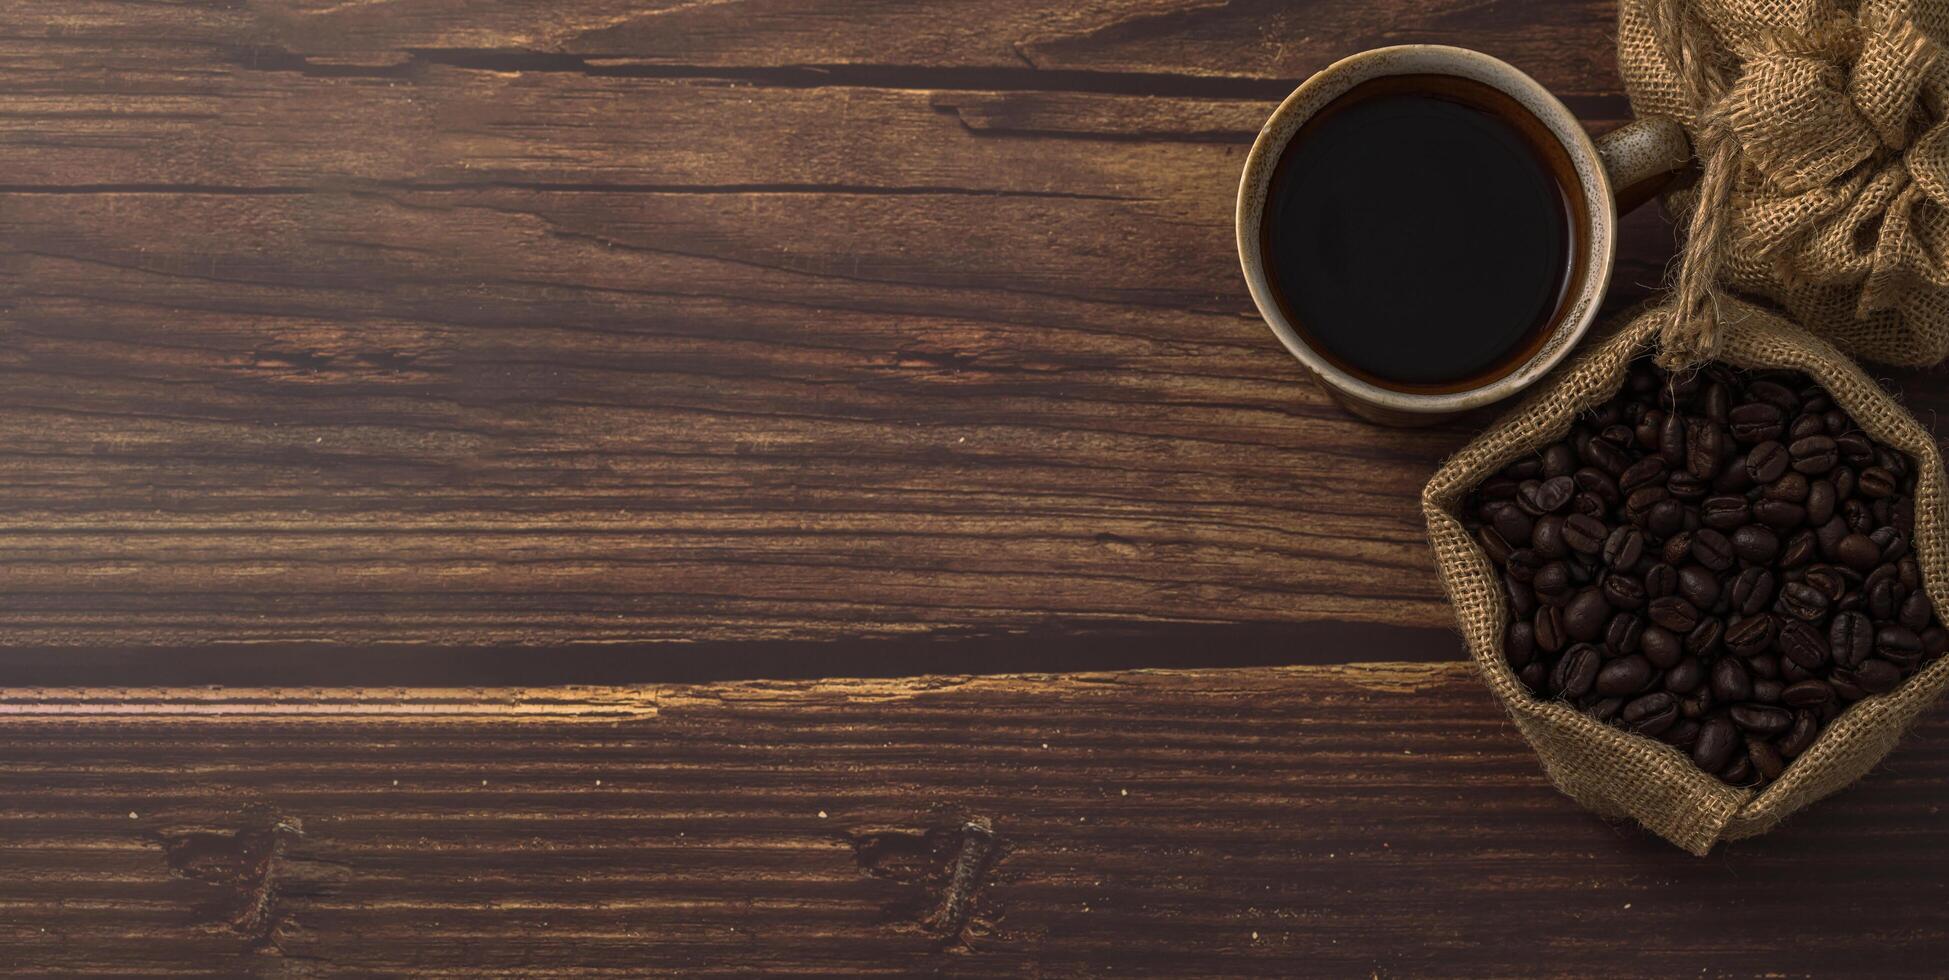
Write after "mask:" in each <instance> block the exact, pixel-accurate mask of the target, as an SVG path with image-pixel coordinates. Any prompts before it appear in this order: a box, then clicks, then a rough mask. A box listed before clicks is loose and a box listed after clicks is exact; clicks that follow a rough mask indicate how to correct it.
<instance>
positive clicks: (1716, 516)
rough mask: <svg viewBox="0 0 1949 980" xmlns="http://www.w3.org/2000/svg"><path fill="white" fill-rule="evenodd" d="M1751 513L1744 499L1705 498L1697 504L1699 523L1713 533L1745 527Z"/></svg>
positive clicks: (1727, 497) (1750, 517)
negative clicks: (1710, 529) (1713, 531)
mask: <svg viewBox="0 0 1949 980" xmlns="http://www.w3.org/2000/svg"><path fill="white" fill-rule="evenodd" d="M1752 516H1753V511H1752V508H1751V507H1748V506H1747V504H1746V498H1745V497H1738V496H1718V497H1707V498H1705V500H1704V501H1703V502H1701V503H1700V504H1699V523H1701V524H1704V525H1705V526H1706V527H1709V528H1712V529H1713V530H1715V531H1731V530H1733V529H1735V528H1739V527H1743V526H1745V524H1746V522H1747V521H1749V520H1751V519H1752Z"/></svg>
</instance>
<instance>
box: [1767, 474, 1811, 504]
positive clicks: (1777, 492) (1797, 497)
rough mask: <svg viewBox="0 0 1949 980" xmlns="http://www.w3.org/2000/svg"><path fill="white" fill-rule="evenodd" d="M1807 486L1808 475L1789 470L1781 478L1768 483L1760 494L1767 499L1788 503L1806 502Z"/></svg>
mask: <svg viewBox="0 0 1949 980" xmlns="http://www.w3.org/2000/svg"><path fill="white" fill-rule="evenodd" d="M1807 488H1808V483H1807V478H1806V476H1804V475H1802V474H1799V473H1794V472H1788V473H1786V474H1784V475H1782V476H1781V477H1780V478H1779V479H1777V480H1774V481H1773V482H1772V483H1769V484H1767V485H1766V487H1765V488H1764V489H1762V490H1761V491H1760V495H1761V496H1762V497H1764V498H1766V499H1767V500H1777V501H1780V502H1782V503H1788V504H1804V503H1806V502H1807Z"/></svg>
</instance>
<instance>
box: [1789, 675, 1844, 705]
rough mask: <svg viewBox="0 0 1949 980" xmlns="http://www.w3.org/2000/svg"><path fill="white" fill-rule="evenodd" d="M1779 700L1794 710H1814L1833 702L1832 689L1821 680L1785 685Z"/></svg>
mask: <svg viewBox="0 0 1949 980" xmlns="http://www.w3.org/2000/svg"><path fill="white" fill-rule="evenodd" d="M1780 700H1781V701H1784V702H1786V703H1787V704H1789V705H1792V706H1793V707H1796V708H1814V707H1819V706H1820V705H1823V704H1826V703H1827V702H1829V701H1832V700H1834V689H1833V688H1832V687H1829V686H1828V684H1827V682H1826V681H1823V680H1817V679H1816V680H1805V681H1801V682H1799V683H1797V684H1789V685H1787V689H1786V690H1784V691H1781V692H1780Z"/></svg>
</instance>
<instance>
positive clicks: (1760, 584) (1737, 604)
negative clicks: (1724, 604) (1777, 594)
mask: <svg viewBox="0 0 1949 980" xmlns="http://www.w3.org/2000/svg"><path fill="white" fill-rule="evenodd" d="M1731 598H1732V606H1733V609H1734V610H1735V611H1737V612H1738V613H1739V614H1740V615H1741V616H1751V615H1753V614H1754V613H1757V612H1759V611H1760V610H1762V609H1765V608H1766V607H1767V606H1770V605H1772V604H1773V573H1772V572H1770V571H1767V570H1766V569H1764V568H1759V567H1753V568H1744V569H1740V572H1739V576H1738V577H1737V578H1734V579H1733V580H1732V593H1731Z"/></svg>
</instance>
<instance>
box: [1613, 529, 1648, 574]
mask: <svg viewBox="0 0 1949 980" xmlns="http://www.w3.org/2000/svg"><path fill="white" fill-rule="evenodd" d="M1603 555H1604V564H1606V565H1609V566H1611V567H1612V568H1615V569H1621V570H1628V569H1630V568H1631V567H1632V566H1634V565H1636V564H1637V563H1638V559H1640V558H1643V557H1644V532H1642V531H1640V530H1638V529H1637V528H1635V527H1630V526H1628V525H1626V526H1623V527H1618V528H1614V529H1612V531H1611V534H1610V537H1607V538H1605V539H1604V551H1603Z"/></svg>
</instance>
